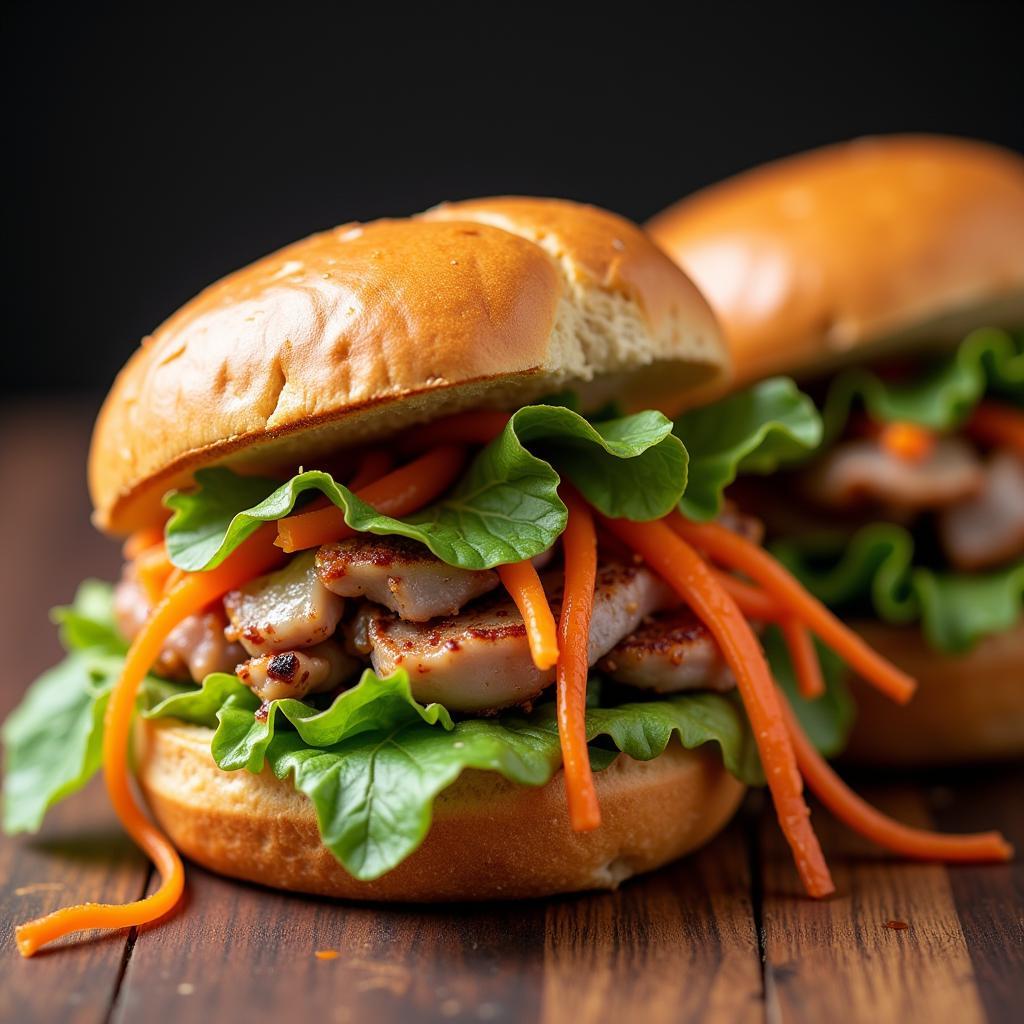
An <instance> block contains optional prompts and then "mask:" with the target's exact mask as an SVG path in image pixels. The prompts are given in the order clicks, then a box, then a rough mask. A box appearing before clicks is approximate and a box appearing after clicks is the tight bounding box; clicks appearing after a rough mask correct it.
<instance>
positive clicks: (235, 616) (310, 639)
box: [224, 551, 345, 657]
mask: <svg viewBox="0 0 1024 1024" xmlns="http://www.w3.org/2000/svg"><path fill="white" fill-rule="evenodd" d="M315 559H316V555H315V553H314V552H312V551H306V552H303V553H302V554H301V555H296V556H295V557H294V558H293V559H292V560H291V561H290V562H289V563H288V564H287V565H286V566H285V567H284V568H283V569H279V570H278V571H277V572H272V573H268V574H267V575H266V576H260V577H258V578H257V579H255V580H253V581H252V582H251V583H247V584H246V585H245V586H244V587H242V588H241V589H239V590H232V591H231V593H229V594H227V595H225V597H224V608H225V610H226V611H227V613H228V618H229V619H230V620H231V627H230V629H229V630H228V639H229V640H237V641H238V642H239V643H240V644H241V645H242V646H243V647H244V648H245V649H246V650H247V651H248V652H249V654H251V655H252V656H253V657H259V656H261V655H263V654H276V653H278V652H280V651H292V650H294V649H295V648H297V647H311V646H312V645H313V644H318V643H320V642H321V641H323V640H326V639H327V638H328V637H329V636H330V635H331V634H332V633H333V632H334V630H335V628H336V627H337V625H338V622H339V620H340V619H341V614H342V611H343V610H344V608H345V602H344V601H343V600H342V599H341V598H340V597H338V596H337V595H336V594H332V593H331V592H330V591H329V590H328V589H327V588H326V587H325V586H324V585H323V584H322V583H321V582H320V579H319V577H318V576H317V574H316V565H315Z"/></svg>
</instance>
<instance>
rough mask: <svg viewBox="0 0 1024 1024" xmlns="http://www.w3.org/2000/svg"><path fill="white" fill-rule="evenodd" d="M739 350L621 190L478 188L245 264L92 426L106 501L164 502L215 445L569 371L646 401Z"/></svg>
mask: <svg viewBox="0 0 1024 1024" xmlns="http://www.w3.org/2000/svg"><path fill="white" fill-rule="evenodd" d="M727 365H728V357H727V354H726V351H725V349H724V346H723V344H722V341H721V339H720V335H719V331H718V328H717V326H716V323H715V320H714V317H713V316H712V314H711V312H710V310H709V308H708V306H707V303H706V302H705V301H704V299H703V298H702V297H701V295H700V294H699V292H698V291H697V289H696V288H695V287H694V286H693V285H692V284H691V282H690V281H689V280H688V279H687V278H686V277H685V276H684V275H683V274H682V273H681V272H680V271H679V270H678V269H677V268H676V267H675V266H674V264H673V263H672V261H671V260H669V259H668V258H667V257H666V256H665V255H664V254H663V253H662V252H661V251H660V250H659V249H658V248H657V247H656V246H655V245H654V244H652V243H651V241H650V240H649V239H648V238H647V237H646V236H645V235H644V233H643V232H642V231H641V230H640V229H639V228H638V227H636V226H635V225H634V224H631V223H630V222H629V221H626V220H624V219H623V218H621V217H618V216H616V215H614V214H611V213H607V212H605V211H604V210H599V209H597V208H595V207H593V206H583V205H579V204H576V203H570V202H564V201H559V200H553V199H517V198H499V199H478V200H472V201H470V202H465V203H449V204H445V205H443V206H439V207H436V208H435V209H433V210H429V211H427V212H426V213H424V214H421V215H420V216H418V217H412V218H407V219H403V220H379V221H374V222H372V223H370V224H347V225H344V226H342V227H339V228H335V229H333V230H331V231H325V232H323V233H322V234H318V235H313V236H312V237H310V238H307V239H305V240H304V241H301V242H296V243H294V244H293V245H290V246H287V247H286V248H284V249H281V250H280V251H278V252H276V253H274V254H273V255H271V256H267V257H265V258H263V259H261V260H257V262H255V263H253V264H251V265H250V266H248V267H245V268H244V269H242V270H239V271H236V272H235V273H233V274H230V275H228V276H227V277H226V278H224V279H223V280H221V281H219V282H218V283H217V284H214V285H212V286H211V287H209V288H207V289H206V290H205V291H203V292H202V293H200V294H199V295H198V296H197V297H196V298H194V299H192V300H191V301H190V302H188V303H186V304H185V305H184V306H183V307H182V308H181V309H180V310H178V312H177V313H175V314H174V315H173V316H171V318H170V319H169V320H167V321H166V322H165V323H164V324H163V325H162V326H161V327H160V328H158V330H157V331H156V332H155V333H154V334H153V335H152V336H151V337H148V338H145V339H144V340H143V342H142V346H141V347H140V348H139V349H138V350H137V351H136V352H135V354H134V355H133V356H132V357H131V359H129V361H128V363H127V365H126V366H125V367H124V369H123V370H122V371H121V373H120V374H119V375H118V378H117V380H116V382H115V384H114V387H113V389H112V390H111V392H110V394H109V395H108V397H107V400H106V402H105V403H104V405H103V408H102V410H101V411H100V415H99V419H98V421H97V424H96V429H95V432H94V434H93V439H92V449H91V452H90V456H89V486H90V490H91V493H92V499H93V504H94V506H95V513H94V519H95V522H96V524H97V525H98V526H99V527H100V528H102V529H104V530H108V531H110V532H113V533H125V532H128V531H130V530H133V529H136V528H137V527H139V526H141V525H144V524H146V523H149V522H152V521H154V520H155V519H156V518H157V516H158V515H159V514H160V504H159V503H160V498H161V497H162V495H163V494H164V493H165V492H166V491H167V490H168V489H169V488H171V487H176V486H181V485H182V484H184V483H187V482H188V480H189V479H190V477H191V474H192V472H193V471H194V470H195V469H197V468H199V467H203V466H209V465H211V464H213V463H224V462H230V463H232V464H236V465H237V464H243V465H247V466H260V465H263V466H273V465H285V464H289V463H291V464H297V463H299V462H304V463H306V464H307V465H308V464H309V462H310V460H314V459H317V458H319V457H321V456H323V455H324V454H325V453H327V452H330V451H332V450H335V449H337V448H340V447H343V446H346V445H350V444H353V443H359V442H362V441H365V440H368V439H370V438H379V437H382V436H385V435H388V434H392V433H394V432H395V431H397V430H400V429H402V428H404V427H406V426H408V425H409V424H411V423H415V422H418V421H423V420H428V419H432V418H435V417H437V416H440V415H443V414H447V413H451V412H454V411H457V410H459V409H464V408H467V407H486V406H491V407H515V406H517V405H521V404H523V403H524V402H527V401H530V400H533V399H535V398H537V397H539V396H542V395H544V394H546V393H550V392H552V391H555V390H558V389H560V388H564V387H574V388H577V389H579V390H582V391H584V392H585V393H586V395H587V397H588V398H589V399H592V400H594V401H599V400H601V399H602V398H603V397H607V396H609V395H612V394H614V395H616V396H617V397H620V398H624V399H626V400H630V399H633V400H637V399H641V400H644V401H648V400H650V399H652V398H656V397H657V396H659V395H662V394H666V393H668V392H670V391H672V390H678V389H681V388H689V387H691V386H695V385H701V384H704V383H706V382H708V381H710V380H713V379H715V378H718V377H720V376H722V375H723V374H724V373H725V372H726V370H727Z"/></svg>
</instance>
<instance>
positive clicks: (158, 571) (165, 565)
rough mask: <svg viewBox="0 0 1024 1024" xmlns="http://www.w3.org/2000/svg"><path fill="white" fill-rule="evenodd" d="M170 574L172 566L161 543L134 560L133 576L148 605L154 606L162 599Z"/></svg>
mask: <svg viewBox="0 0 1024 1024" xmlns="http://www.w3.org/2000/svg"><path fill="white" fill-rule="evenodd" d="M172 572H174V565H173V564H172V563H171V560H170V558H169V557H168V555H167V548H166V547H165V546H164V545H163V543H161V544H159V545H157V546H155V547H151V548H148V549H147V550H145V551H143V552H142V554H141V555H139V557H138V558H136V559H135V575H136V576H137V577H138V580H139V584H140V585H141V586H142V589H143V590H144V591H145V593H146V599H147V600H148V601H149V603H150V604H156V603H157V602H158V601H159V600H160V598H161V597H163V595H164V587H165V586H166V585H167V580H168V578H169V577H170V575H171V573H172Z"/></svg>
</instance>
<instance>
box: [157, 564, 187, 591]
mask: <svg viewBox="0 0 1024 1024" xmlns="http://www.w3.org/2000/svg"><path fill="white" fill-rule="evenodd" d="M184 578H185V570H184V569H179V568H178V567H177V566H175V567H174V568H173V569H172V570H171V574H170V576H168V577H167V581H166V582H165V583H164V594H166V593H168V592H170V591H171V590H173V589H174V588H175V587H176V586H177V585H178V584H179V583H180V582H181V581H182V580H183V579H184ZM160 596H161V597H162V596H163V594H161V595H160Z"/></svg>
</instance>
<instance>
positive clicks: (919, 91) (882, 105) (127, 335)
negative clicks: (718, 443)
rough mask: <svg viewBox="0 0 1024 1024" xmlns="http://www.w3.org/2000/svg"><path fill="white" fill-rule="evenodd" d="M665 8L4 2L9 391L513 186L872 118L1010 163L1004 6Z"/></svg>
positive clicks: (598, 184) (765, 151) (663, 174)
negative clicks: (662, 13)
mask: <svg viewBox="0 0 1024 1024" xmlns="http://www.w3.org/2000/svg"><path fill="white" fill-rule="evenodd" d="M140 6H147V5H140ZM674 6H676V7H677V8H678V10H679V11H680V13H679V14H678V15H676V16H674V17H672V18H666V17H656V16H654V15H653V14H651V13H648V12H647V11H645V10H644V9H643V7H642V6H641V5H638V4H637V5H627V6H626V7H624V8H623V9H622V10H621V11H620V12H619V13H618V14H617V15H616V16H615V17H614V18H612V17H602V16H601V15H599V14H597V13H596V8H595V9H594V10H593V11H592V12H591V13H586V12H583V13H578V14H576V15H575V16H573V17H568V16H564V17H563V16H560V15H554V14H552V13H548V11H552V10H554V5H548V8H547V9H540V10H534V9H532V8H530V7H527V6H525V5H524V6H512V7H502V8H498V7H492V6H491V5H478V6H474V7H469V8H465V9H462V8H455V7H452V6H442V7H436V8H434V9H433V13H432V14H431V15H430V16H429V17H428V16H426V15H423V14H421V15H418V16H417V17H415V18H410V17H407V16H405V15H403V14H401V13H398V12H399V11H400V10H401V8H399V7H398V6H397V5H384V4H380V5H378V7H379V9H380V11H381V12H382V13H381V14H380V15H378V16H376V17H370V16H367V15H360V16H355V15H353V14H352V13H351V12H352V9H353V8H352V7H351V5H348V4H334V5H326V6H324V7H319V6H317V5H306V4H297V3H293V4H286V3H283V2H282V3H280V4H277V5H275V6H274V7H273V8H269V9H267V10H266V12H265V13H257V11H258V8H257V7H254V6H253V5H245V6H243V5H238V6H234V5H231V6H223V7H222V6H219V5H212V6H208V7H207V8H205V9H196V10H194V11H189V10H186V9H185V8H183V7H177V6H175V7H174V8H173V11H171V12H170V13H168V14H167V15H166V16H161V17H154V16H153V15H152V14H151V13H148V12H145V13H144V12H139V11H138V10H136V11H135V13H125V12H123V11H120V12H118V11H114V10H113V9H107V8H104V7H102V6H101V7H95V6H87V5H81V9H79V10H77V11H75V10H67V11H65V10H63V9H62V7H61V5H43V4H34V5H31V6H30V5H24V4H21V5H15V6H14V7H13V8H8V9H7V10H6V13H5V14H4V15H3V29H4V31H3V40H4V42H3V54H2V74H3V77H4V85H3V89H4V93H3V94H4V98H5V101H6V103H5V106H6V114H5V118H4V124H5V128H4V135H5V137H6V138H7V140H8V143H9V144H8V146H7V147H5V148H6V156H5V157H4V158H3V163H2V166H3V172H4V175H5V178H6V179H7V180H6V188H5V191H4V195H5V197H6V200H7V202H6V204H5V208H6V209H5V221H6V227H5V231H4V241H5V245H4V246H3V252H4V260H5V263H6V267H5V281H6V284H5V288H4V303H5V306H6V308H5V310H4V320H5V334H6V337H5V339H4V341H3V343H2V351H3V352H4V355H5V360H4V365H5V369H6V371H7V374H6V377H7V381H8V382H9V384H8V389H7V390H8V395H11V394H12V393H13V395H14V396H18V395H22V396H24V397H27V398H30V399H31V398H33V397H37V396H39V395H40V394H41V393H43V392H48V391H50V392H53V391H57V392H68V391H82V392H86V393H88V394H90V395H91V396H93V397H98V396H99V395H100V394H101V393H102V392H103V391H104V390H105V388H106V387H107V385H108V384H109V382H110V379H111V377H112V375H113V373H114V372H115V371H116V369H117V367H118V366H119V365H120V364H121V363H122V362H123V360H124V359H125V358H126V356H127V355H128V353H129V352H130V351H131V349H132V347H133V346H134V345H135V344H136V343H137V342H138V339H139V338H140V337H141V336H142V335H143V334H144V333H146V332H147V331H149V330H151V329H152V328H153V327H155V326H156V325H157V324H158V323H159V322H160V321H161V320H162V319H163V318H164V317H165V316H166V315H167V314H168V313H170V312H171V311H172V310H173V309H174V308H175V307H176V306H178V305H179V304H180V303H182V302H183V301H185V300H186V299H187V298H189V296H191V295H192V294H194V293H195V292H196V291H197V290H198V289H199V288H201V287H202V286H203V285H204V284H206V283H208V282H210V281H211V280H213V279H215V278H216V277H218V276H220V275H221V274H224V273H226V272H227V271H230V270H232V269H233V268H235V267H237V266H239V265H241V264H244V263H246V262H248V261H250V260H251V259H253V258H255V257H257V256H259V255H261V254H263V253H265V252H267V251H269V250H272V249H274V248H276V247H277V246H279V245H282V244H284V243H286V242H288V241H291V240H292V239H294V238H297V237H300V236H302V235H304V234H308V233H310V232H312V231H314V230H317V229H320V228H324V227H327V226H330V225H333V224H336V223H340V222H344V221H347V220H352V219H365V218H371V217H376V216H381V215H385V214H404V213H409V212H413V211H415V210H418V209H422V208H424V207H426V206H430V205H432V204H434V203H436V202H438V201H440V200H442V199H455V198H461V197H466V196H472V195H486V194H491V193H503V192H522V193H534V194H551V195H560V196H567V197H571V198H577V199H583V200H588V201H591V202H595V203H599V204H601V205H604V206H607V207H610V208H611V209H614V210H618V211H620V212H622V213H624V214H627V215H629V216H632V217H634V218H636V219H644V218H646V217H647V216H649V215H650V214H652V213H654V212H656V211H657V210H658V209H660V208H661V207H663V206H664V205H666V204H668V203H669V202H671V201H672V200H674V199H676V198H678V197H679V196H680V195H682V194H684V193H686V192H687V191H689V190H691V189H694V188H697V187H699V186H701V185H704V184H707V183H709V182H712V181H714V180H716V179H718V178H720V177H722V176H724V175H728V174H730V173H733V172H735V171H738V170H741V169H743V168H745V167H748V166H751V165H753V164H756V163H759V162H761V161H763V160H766V159H770V158H773V157H777V156H782V155H784V154H787V153H791V152H794V151H797V150H800V149H804V148H807V147H810V146H815V145H820V144H822V143H826V142H831V141H835V140H839V139H845V138H849V137H851V136H855V135H858V134H863V133H869V132H893V131H908V130H918V131H938V132H948V133H959V134H968V135H975V136H979V137H982V138H987V139H991V140H993V141H996V142H1001V143H1003V144H1005V145H1009V146H1011V147H1013V148H1015V149H1018V150H1024V64H1022V61H1024V48H1022V43H1021V38H1022V37H1021V30H1020V24H1019V22H1020V20H1021V19H1020V18H1019V14H1020V9H1021V7H1020V4H1019V3H997V4H986V3H960V4H935V3H933V4H927V5H926V4H922V5H906V4H892V3H890V4H885V5H877V6H876V5H871V4H848V5H845V6H842V7H840V6H837V5H831V4H818V5H814V6H810V5H807V6H803V5H800V6H796V7H794V6H792V5H770V4H760V5H753V4H750V5H746V4H729V3H723V4H715V5H713V6H712V5H700V6H696V5H674ZM422 9H423V8H421V10H422Z"/></svg>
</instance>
